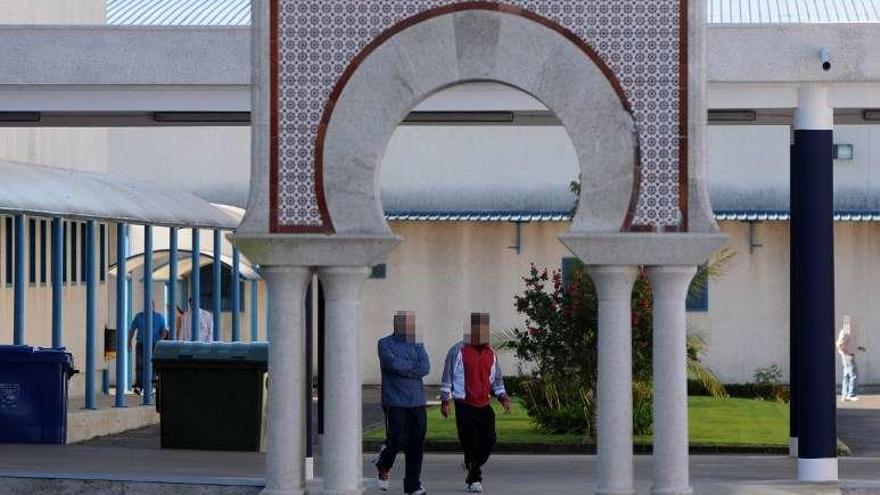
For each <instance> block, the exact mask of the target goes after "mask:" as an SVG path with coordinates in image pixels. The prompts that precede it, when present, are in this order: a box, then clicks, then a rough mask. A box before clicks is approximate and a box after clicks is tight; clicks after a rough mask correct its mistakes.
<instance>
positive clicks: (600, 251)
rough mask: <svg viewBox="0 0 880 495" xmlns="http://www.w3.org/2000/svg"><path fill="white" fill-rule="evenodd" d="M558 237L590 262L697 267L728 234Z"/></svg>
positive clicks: (608, 234) (599, 233)
mask: <svg viewBox="0 0 880 495" xmlns="http://www.w3.org/2000/svg"><path fill="white" fill-rule="evenodd" d="M559 240H560V241H562V243H563V244H565V246H566V247H567V248H568V249H569V250H570V251H571V252H572V253H574V254H575V255H576V256H577V257H579V258H580V259H581V261H583V262H584V264H587V265H623V266H627V265H645V266H697V265H700V264H703V263H705V262H706V260H707V259H708V258H709V256H711V255H712V253H714V252H715V251H717V250H718V248H720V247H721V246H722V244H724V242H725V241H726V240H727V235H725V234H676V233H669V234H652V233H625V232H607V233H606V232H595V233H593V232H590V233H587V232H584V233H578V232H569V233H567V234H563V235H560V236H559Z"/></svg>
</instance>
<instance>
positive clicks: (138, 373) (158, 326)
mask: <svg viewBox="0 0 880 495" xmlns="http://www.w3.org/2000/svg"><path fill="white" fill-rule="evenodd" d="M150 310H151V311H152V312H153V321H152V326H153V328H152V329H151V331H152V336H153V347H154V348H155V347H156V343H157V342H159V341H160V340H163V339H164V338H166V337H167V336H168V328H167V327H166V326H165V317H163V316H162V315H161V314H159V313H157V312H156V303H152V305H151V307H150ZM145 320H146V317H145V316H144V312H143V311H141V312H140V313H138V314H137V315H135V317H134V320H132V321H131V331H130V332H129V334H128V340H129V342H132V341H133V340H134V337H135V334H137V343H136V345H135V380H134V384H133V385H132V389H133V390H134V393H135V394H137V395H140V394H141V391H142V390H143V388H144V385H145V383H144V345H143V342H144V331H145V329H146V326H147V325H146V321H145ZM150 384H152V377H151V379H150V383H149V384H147V385H150Z"/></svg>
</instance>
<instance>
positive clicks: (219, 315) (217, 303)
mask: <svg viewBox="0 0 880 495" xmlns="http://www.w3.org/2000/svg"><path fill="white" fill-rule="evenodd" d="M222 242H223V238H222V236H221V233H220V229H214V265H213V269H214V272H213V275H214V277H213V278H214V280H213V290H212V291H211V292H212V295H213V296H214V341H215V342H219V341H220V340H221V339H222V336H223V332H222V330H223V328H222V326H221V325H222V321H223V312H222V308H221V304H222V301H221V299H220V296H221V289H220V283H221V280H220V275H221V274H222V273H223V271H222V269H223V262H222V261H220V251H221V249H222Z"/></svg>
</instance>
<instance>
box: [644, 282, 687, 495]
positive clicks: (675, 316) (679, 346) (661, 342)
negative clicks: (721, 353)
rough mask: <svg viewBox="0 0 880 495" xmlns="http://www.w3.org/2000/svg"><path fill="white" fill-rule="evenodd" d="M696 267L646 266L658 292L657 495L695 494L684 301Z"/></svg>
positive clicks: (655, 455)
mask: <svg viewBox="0 0 880 495" xmlns="http://www.w3.org/2000/svg"><path fill="white" fill-rule="evenodd" d="M696 271H697V268H696V266H652V267H650V268H648V277H649V278H650V279H651V287H652V291H653V295H654V370H653V371H654V486H653V487H652V488H651V493H652V494H654V495H687V494H690V493H691V487H690V480H689V469H688V410H687V354H686V352H687V349H686V346H687V342H686V340H687V326H686V325H687V323H686V319H685V317H686V314H685V299H686V298H687V292H688V287H689V286H690V283H691V280H692V279H693V277H694V275H695V274H696Z"/></svg>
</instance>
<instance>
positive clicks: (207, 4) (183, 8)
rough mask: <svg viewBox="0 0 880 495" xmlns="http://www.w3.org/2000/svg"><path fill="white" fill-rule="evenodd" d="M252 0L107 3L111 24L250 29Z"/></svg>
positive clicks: (123, 0)
mask: <svg viewBox="0 0 880 495" xmlns="http://www.w3.org/2000/svg"><path fill="white" fill-rule="evenodd" d="M250 23H251V2H250V0H107V24H113V25H137V26H247V25H250Z"/></svg>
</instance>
